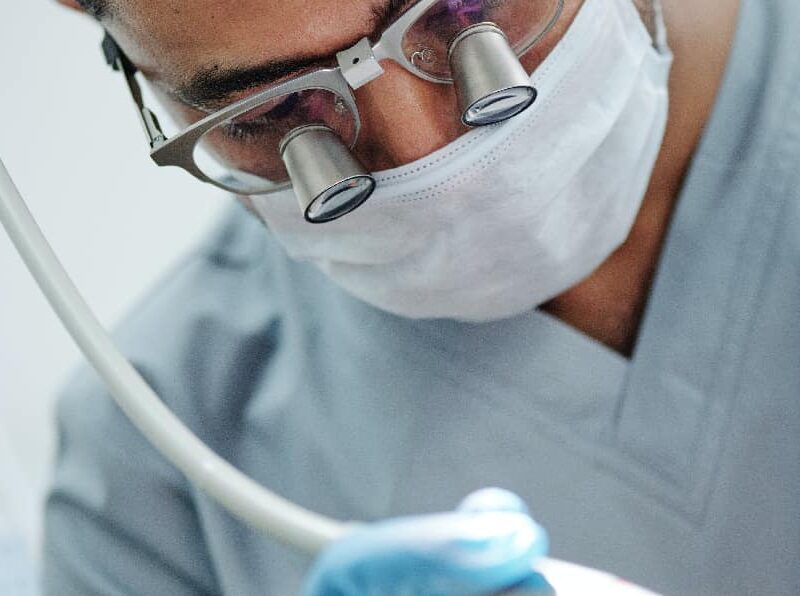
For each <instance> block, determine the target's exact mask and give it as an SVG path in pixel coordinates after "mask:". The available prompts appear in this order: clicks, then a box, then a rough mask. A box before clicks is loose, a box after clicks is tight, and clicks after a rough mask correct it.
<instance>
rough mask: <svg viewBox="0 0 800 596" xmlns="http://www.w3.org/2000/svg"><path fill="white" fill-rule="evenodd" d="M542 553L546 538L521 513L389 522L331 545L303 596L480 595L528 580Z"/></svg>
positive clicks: (466, 514)
mask: <svg viewBox="0 0 800 596" xmlns="http://www.w3.org/2000/svg"><path fill="white" fill-rule="evenodd" d="M546 550H547V535H546V533H545V532H544V530H543V529H542V528H541V527H540V526H538V525H537V524H536V523H535V522H534V521H533V520H532V519H531V518H530V517H529V516H527V515H525V514H522V513H519V512H513V511H490V512H474V513H473V512H466V513H461V512H456V513H443V514H438V515H429V516H422V517H411V518H401V519H396V520H390V521H387V522H381V523H378V524H375V525H373V526H368V527H366V528H363V529H361V530H358V531H356V532H354V533H353V534H351V535H349V536H346V537H345V538H343V539H342V540H340V541H338V542H337V543H335V544H333V545H332V546H331V547H330V548H329V549H328V550H327V551H326V552H325V553H323V555H322V557H320V559H319V560H318V561H317V564H316V565H315V567H314V569H313V570H312V574H311V578H310V580H309V582H308V584H307V586H308V589H307V592H306V594H307V595H315V596H316V595H321V594H346V595H350V594H353V595H355V594H365V593H367V594H409V593H410V594H416V593H423V594H442V595H446V594H453V595H455V594H464V595H466V594H483V593H487V592H493V591H497V590H501V589H503V588H506V587H508V586H510V585H514V584H516V583H518V582H520V581H522V580H523V579H525V578H527V576H529V575H530V573H531V569H532V567H533V564H534V562H535V561H536V560H537V559H538V558H539V557H541V556H542V555H543V554H544V553H545V552H546Z"/></svg>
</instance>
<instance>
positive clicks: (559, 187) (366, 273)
mask: <svg viewBox="0 0 800 596" xmlns="http://www.w3.org/2000/svg"><path fill="white" fill-rule="evenodd" d="M657 30H658V31H657V36H656V37H657V39H656V41H655V43H654V41H653V39H652V37H651V36H650V34H649V33H648V31H647V30H646V28H645V26H644V24H643V23H642V20H641V17H640V16H639V13H638V12H637V10H636V9H635V7H634V5H633V2H632V1H631V0H587V1H586V3H585V4H584V5H583V7H582V8H581V9H580V11H579V13H578V14H577V16H576V18H575V20H574V22H573V24H572V25H571V27H570V29H569V30H568V31H567V33H566V35H565V36H564V38H563V39H562V40H561V41H560V42H559V43H558V45H557V46H556V47H555V48H554V49H553V51H552V52H551V53H550V55H549V56H548V57H547V58H546V60H545V61H544V62H543V63H542V64H541V66H540V67H539V68H537V69H536V71H535V72H534V73H533V74H532V75H531V80H532V82H533V84H534V85H535V87H536V88H537V89H538V90H539V96H538V99H537V100H536V102H535V103H534V104H533V106H531V107H530V108H528V110H527V111H526V112H524V113H522V114H521V115H519V116H517V117H515V118H514V119H512V120H509V121H507V122H504V123H501V124H497V125H492V126H488V127H484V128H480V129H475V130H472V131H469V132H468V133H466V134H464V135H463V136H461V137H460V138H458V139H457V140H456V141H454V142H452V143H450V144H449V145H447V146H445V147H443V148H442V149H440V150H438V151H436V152H434V153H432V154H430V155H428V156H426V157H425V158H423V159H420V160H417V161H415V162H413V163H410V164H407V165H404V166H402V167H399V168H395V169H392V170H387V171H383V172H378V173H376V174H375V175H374V177H375V180H376V181H377V189H376V190H375V192H374V194H373V196H372V197H371V198H370V200H369V201H367V202H366V203H365V204H364V205H363V206H362V207H360V208H359V209H358V210H356V211H354V212H353V213H351V214H349V215H347V216H346V217H343V218H341V219H339V220H336V221H333V222H330V223H326V224H316V225H315V224H310V223H308V222H306V221H305V220H304V218H303V216H302V214H301V213H299V212H298V209H297V205H296V201H295V199H294V197H293V196H292V194H291V190H287V191H285V192H281V193H275V194H272V195H262V196H254V197H249V201H250V207H251V208H252V210H253V211H254V212H255V213H256V214H257V215H258V216H259V217H260V218H261V219H262V220H263V221H264V223H265V224H266V225H267V227H268V228H269V229H270V231H271V232H272V233H273V234H274V235H275V236H276V238H277V239H278V240H279V241H280V242H281V244H282V245H283V246H284V247H285V248H286V250H287V251H288V253H289V254H290V255H291V256H292V257H293V258H295V259H299V260H304V261H311V262H313V263H314V264H316V265H317V266H318V267H319V268H320V269H321V270H322V271H323V272H325V273H326V274H327V275H328V276H329V277H330V278H331V279H332V280H333V281H334V282H335V283H337V284H339V285H340V286H341V287H343V288H344V289H345V290H347V291H348V292H350V293H351V294H353V295H354V296H356V297H358V298H360V299H362V300H364V301H366V302H368V303H370V304H372V305H374V306H377V307H379V308H381V309H384V310H386V311H389V312H392V313H395V314H398V315H401V316H406V317H412V318H434V317H435V318H449V319H457V320H464V321H488V320H494V319H500V318H504V317H509V316H512V315H515V314H519V313H522V312H525V311H527V310H530V309H532V308H535V307H536V306H538V305H540V304H542V303H544V302H546V301H547V300H549V299H551V298H553V297H555V296H557V295H559V294H560V293H562V292H564V291H565V290H567V289H568V288H570V287H571V286H573V285H574V284H576V283H577V282H579V281H581V280H582V279H584V278H585V277H587V276H588V275H589V274H591V273H592V271H594V270H595V269H596V268H597V267H598V266H599V265H600V264H601V263H602V262H603V261H604V260H606V259H607V258H608V256H609V255H610V254H611V253H612V252H613V251H614V250H615V249H616V248H617V247H619V246H620V244H622V243H623V242H624V241H625V238H626V237H627V235H628V232H629V231H630V228H631V226H632V225H633V222H634V220H635V218H636V215H637V213H638V211H639V207H640V206H641V202H642V198H643V196H644V194H645V192H646V188H647V184H648V181H649V179H650V175H651V174H652V170H653V166H654V163H655V160H656V157H657V155H658V151H659V149H660V146H661V142H662V140H663V135H664V129H665V126H666V120H667V107H668V94H667V82H668V78H669V71H670V66H671V64H672V54H671V53H670V51H669V48H668V47H667V45H666V35H665V31H664V23H663V19H662V18H661V15H660V11H658V22H657Z"/></svg>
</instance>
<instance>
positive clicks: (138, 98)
mask: <svg viewBox="0 0 800 596" xmlns="http://www.w3.org/2000/svg"><path fill="white" fill-rule="evenodd" d="M102 47H103V54H104V55H105V57H106V62H107V63H108V65H109V66H110V67H111V68H113V69H114V70H116V71H118V72H121V73H122V74H123V75H125V82H126V83H127V84H128V89H129V90H130V92H131V97H133V102H134V103H135V104H136V111H137V113H138V114H139V119H140V120H141V123H142V128H144V134H145V135H146V136H147V142H148V143H150V148H151V149H155V148H156V147H158V146H159V145H161V144H162V143H164V142H165V141H166V140H167V137H166V136H165V135H164V133H163V132H162V131H161V126H160V125H159V123H158V118H156V115H155V114H154V113H153V112H151V111H150V110H149V109H147V108H146V107H145V105H144V100H143V99H142V90H141V88H140V87H139V83H138V82H137V80H136V77H135V76H134V75H135V74H136V67H135V66H134V65H133V64H132V63H131V61H130V60H129V59H128V57H127V56H126V55H125V53H124V52H123V51H122V48H120V47H119V46H118V45H117V42H116V41H114V39H113V38H112V37H111V36H110V35H109V34H108V33H106V35H105V37H104V38H103V44H102Z"/></svg>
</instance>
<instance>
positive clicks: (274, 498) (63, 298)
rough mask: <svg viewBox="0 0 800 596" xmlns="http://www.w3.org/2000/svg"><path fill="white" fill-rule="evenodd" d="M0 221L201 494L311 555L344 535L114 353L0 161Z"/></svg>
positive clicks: (148, 433)
mask: <svg viewBox="0 0 800 596" xmlns="http://www.w3.org/2000/svg"><path fill="white" fill-rule="evenodd" d="M0 221H1V222H2V224H3V226H4V227H5V228H6V231H7V232H8V235H9V236H10V237H11V241H12V242H13V243H14V245H15V246H16V248H17V251H18V252H19V254H20V256H22V259H23V260H24V261H25V264H26V265H27V267H28V269H29V270H30V271H31V273H32V274H33V276H34V278H35V279H36V282H37V283H38V284H39V287H40V288H41V289H42V291H43V292H44V294H45V296H46V297H47V300H48V301H49V302H50V305H51V306H52V307H53V310H55V312H56V314H57V315H58V317H59V318H60V319H61V321H62V322H63V324H64V326H65V327H66V328H67V331H69V333H70V335H72V337H73V339H74V340H75V342H76V343H77V344H78V346H79V347H80V349H81V350H82V351H83V353H84V355H85V356H86V358H87V359H88V360H89V361H90V362H91V363H92V365H93V366H94V368H95V369H96V370H97V372H98V373H99V374H100V376H101V377H102V378H103V380H104V381H105V382H106V384H107V386H108V388H109V391H110V392H111V395H112V396H113V398H114V400H115V401H116V402H117V404H118V405H119V407H120V408H121V409H122V411H123V412H125V414H126V415H127V416H128V418H130V420H131V422H133V424H134V425H135V426H136V427H137V428H138V429H139V431H141V432H142V434H144V436H145V437H147V439H148V440H149V441H150V442H151V443H152V444H153V446H154V447H155V448H156V449H158V451H160V452H161V453H162V454H163V455H164V457H166V458H167V459H168V460H169V461H170V462H172V463H173V464H174V465H175V466H176V467H177V468H178V469H180V470H181V471H182V472H183V473H184V474H185V475H186V476H187V478H189V480H190V481H191V482H192V483H194V484H195V485H196V486H197V487H198V488H200V489H201V490H203V491H204V492H206V493H207V494H209V495H210V496H211V497H213V498H214V499H216V500H217V501H218V502H219V503H220V504H221V505H223V506H224V507H225V508H227V509H228V510H230V512H231V513H233V514H234V515H236V516H237V517H239V518H241V519H242V520H243V521H245V522H246V523H247V524H249V525H251V526H253V527H255V528H258V529H260V530H262V531H264V532H267V533H269V534H270V535H272V536H274V537H275V538H277V539H279V540H281V541H282V542H284V543H287V544H289V545H291V546H294V547H297V548H300V549H302V550H305V551H307V552H309V553H311V554H314V553H316V552H318V551H319V550H321V549H322V548H323V547H324V546H326V545H327V544H329V543H330V542H331V541H333V540H336V539H337V538H339V537H341V536H342V535H343V534H345V533H346V532H347V531H348V527H349V526H351V525H352V524H344V523H341V522H338V521H335V520H332V519H330V518H327V517H324V516H322V515H319V514H316V513H314V512H311V511H308V510H306V509H303V508H302V507H299V506H298V505H295V504H294V503H292V502H290V501H287V500H286V499H284V498H282V497H280V496H278V495H276V494H275V493H273V492H271V491H269V490H267V489H266V488H264V487H263V486H261V485H260V484H258V483H257V482H255V481H254V480H252V479H251V478H249V477H247V476H246V475H244V474H243V473H242V472H240V471H239V470H237V469H236V468H234V467H233V466H232V465H231V464H229V463H228V462H227V461H225V460H224V459H222V458H221V457H220V456H218V455H217V454H216V453H214V452H213V451H212V450H211V449H209V448H208V447H207V446H206V445H205V444H204V443H203V442H202V441H201V440H200V439H198V438H197V437H196V436H195V435H194V434H193V433H192V432H191V431H190V430H189V429H188V428H186V426H185V425H184V424H183V423H182V422H181V421H180V420H179V419H178V418H177V417H176V416H175V415H174V414H173V413H172V412H171V411H170V410H169V409H168V408H167V407H166V406H165V405H164V404H163V403H162V401H161V400H160V399H159V397H158V396H157V395H156V394H155V392H153V390H152V389H151V388H150V386H149V385H148V384H147V383H146V382H145V381H144V379H142V377H141V376H140V375H139V373H138V372H136V370H135V369H134V368H133V366H131V364H130V362H128V360H127V359H126V358H125V357H124V356H123V355H122V354H121V353H120V352H119V350H118V349H117V348H116V346H115V345H114V343H113V342H112V341H111V338H110V337H109V336H108V333H106V331H105V329H103V327H102V325H100V322H99V321H98V320H97V318H96V317H95V315H94V313H93V312H92V310H91V309H90V308H89V306H88V305H87V304H86V302H85V301H84V299H83V297H82V296H81V295H80V293H79V292H78V290H77V288H76V287H75V284H73V283H72V280H71V279H70V278H69V276H68V275H67V272H66V271H65V270H64V268H63V266H62V265H61V263H60V262H59V260H58V258H57V257H56V255H55V253H54V252H53V249H52V248H51V247H50V245H49V244H48V242H47V240H46V239H45V237H44V235H43V234H42V231H41V230H40V229H39V226H38V225H37V224H36V221H35V220H34V219H33V216H32V215H31V213H30V211H29V210H28V208H27V206H26V205H25V201H24V200H23V199H22V196H20V193H19V191H18V190H17V188H16V186H15V184H14V182H13V180H11V176H10V175H9V173H8V170H6V166H5V164H4V163H3V161H2V159H0Z"/></svg>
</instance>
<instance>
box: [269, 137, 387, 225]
mask: <svg viewBox="0 0 800 596" xmlns="http://www.w3.org/2000/svg"><path fill="white" fill-rule="evenodd" d="M279 151H280V154H281V158H282V159H283V162H284V164H285V165H286V171H287V172H288V173H289V178H290V179H291V181H292V186H293V188H294V192H295V195H296V196H297V200H298V202H299V203H300V208H301V209H302V211H303V215H304V217H305V218H306V220H307V221H309V222H311V223H324V222H327V221H332V220H334V219H337V218H339V217H341V216H343V215H345V214H347V213H349V212H351V211H352V210H353V209H356V208H357V207H359V206H360V205H361V204H362V203H363V202H364V201H366V200H367V199H368V198H369V196H370V195H371V194H372V191H373V190H375V180H374V179H373V178H372V176H371V175H370V174H369V172H367V170H366V169H365V168H364V166H363V165H362V164H361V162H359V161H358V159H356V157H355V156H354V155H353V154H352V153H351V152H350V150H349V149H348V147H347V146H346V145H345V144H344V142H343V141H342V140H341V138H340V137H339V136H338V135H337V134H336V133H335V132H334V131H333V130H331V129H330V128H328V127H327V126H324V125H321V124H309V125H306V126H301V127H298V128H295V129H294V130H292V131H291V132H290V133H289V134H287V135H286V136H285V137H284V138H283V140H282V141H281V143H280V148H279Z"/></svg>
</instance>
